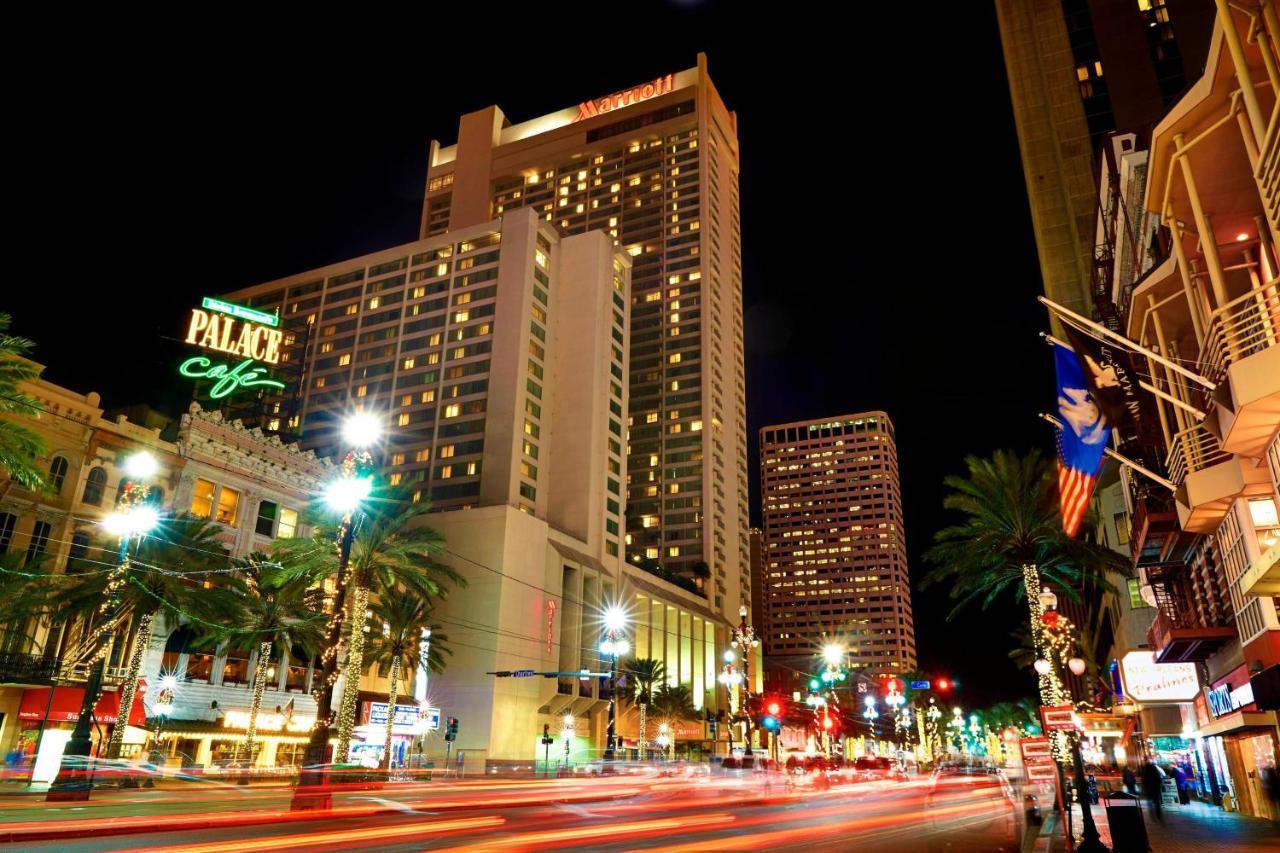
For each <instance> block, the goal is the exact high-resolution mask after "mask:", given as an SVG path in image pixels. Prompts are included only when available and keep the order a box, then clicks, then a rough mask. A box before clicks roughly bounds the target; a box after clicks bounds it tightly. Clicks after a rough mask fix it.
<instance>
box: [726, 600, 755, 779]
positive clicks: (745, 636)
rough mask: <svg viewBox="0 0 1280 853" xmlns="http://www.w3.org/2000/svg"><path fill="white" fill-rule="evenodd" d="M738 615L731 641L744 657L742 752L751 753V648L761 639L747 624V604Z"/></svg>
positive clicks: (744, 753) (741, 706)
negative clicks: (749, 662) (743, 742)
mask: <svg viewBox="0 0 1280 853" xmlns="http://www.w3.org/2000/svg"><path fill="white" fill-rule="evenodd" d="M738 616H739V617H740V618H741V620H742V621H740V622H739V623H738V627H737V628H735V629H734V632H733V639H732V641H731V642H732V644H733V645H734V646H737V648H738V655H739V656H740V657H741V658H742V700H741V701H740V702H739V703H738V705H739V708H740V710H741V711H742V719H743V732H742V733H743V739H744V740H745V741H746V747H745V748H744V749H743V750H742V754H743V755H751V754H752V752H751V714H750V712H749V710H748V708H749V702H748V700H749V699H750V698H751V672H750V670H749V664H748V661H749V659H750V657H751V650H752V649H754V648H756V647H758V646H759V645H760V640H759V639H758V638H757V637H756V631H755V628H753V627H751V625H749V624H747V606H746V605H745V604H744V605H742V606H741V607H739V608H738Z"/></svg>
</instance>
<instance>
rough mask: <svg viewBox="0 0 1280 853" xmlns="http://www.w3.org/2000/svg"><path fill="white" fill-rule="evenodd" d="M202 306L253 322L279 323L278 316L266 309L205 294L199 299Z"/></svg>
mask: <svg viewBox="0 0 1280 853" xmlns="http://www.w3.org/2000/svg"><path fill="white" fill-rule="evenodd" d="M200 305H201V307H203V308H207V309H209V310H210V311H217V312H219V313H222V314H227V315H229V316H231V317H237V318H239V319H241V320H250V321H252V322H254V323H262V324H263V325H266V326H271V327H273V328H274V327H276V326H279V325H280V318H279V317H277V316H276V315H275V314H268V313H267V312H266V311H258V310H256V309H253V308H246V307H245V306H243V305H236V304H235V303H234V302H223V301H222V300H221V299H214V298H213V297H211V296H206V297H204V299H202V300H201V301H200Z"/></svg>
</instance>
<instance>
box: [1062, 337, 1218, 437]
mask: <svg viewBox="0 0 1280 853" xmlns="http://www.w3.org/2000/svg"><path fill="white" fill-rule="evenodd" d="M1040 337H1042V338H1044V339H1045V340H1046V341H1048V342H1049V343H1050V344H1052V345H1054V346H1059V347H1062V348H1063V349H1068V350H1071V351H1072V352H1075V349H1074V348H1073V347H1072V346H1071V344H1068V343H1065V342H1063V341H1060V340H1058V339H1057V338H1055V337H1054V336H1053V335H1051V334H1049V333H1048V332H1041V333H1040ZM1138 387H1139V388H1141V389H1142V390H1144V391H1150V392H1151V393H1152V394H1155V395H1156V396H1157V397H1159V398H1160V399H1161V400H1164V401H1165V402H1167V403H1169V404H1170V405H1173V406H1177V407H1178V408H1179V409H1182V410H1183V411H1185V412H1190V413H1191V414H1193V415H1195V416H1196V417H1197V418H1199V419H1200V420H1204V419H1205V417H1207V416H1206V415H1205V413H1204V412H1202V411H1200V410H1199V409H1197V408H1196V407H1195V406H1193V405H1191V404H1190V403H1184V402H1182V401H1181V400H1179V399H1178V398H1177V397H1175V396H1173V395H1172V394H1169V393H1168V392H1166V391H1161V390H1160V389H1159V388H1157V387H1156V386H1154V385H1152V384H1151V383H1149V382H1144V381H1142V380H1141V379H1139V380H1138Z"/></svg>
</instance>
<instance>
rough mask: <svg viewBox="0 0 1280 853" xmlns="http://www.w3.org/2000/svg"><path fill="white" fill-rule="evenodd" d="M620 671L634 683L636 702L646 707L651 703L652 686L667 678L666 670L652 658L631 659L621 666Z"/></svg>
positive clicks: (660, 662) (659, 662) (658, 661)
mask: <svg viewBox="0 0 1280 853" xmlns="http://www.w3.org/2000/svg"><path fill="white" fill-rule="evenodd" d="M621 670H622V672H623V673H625V674H626V675H627V677H628V678H629V679H630V680H631V681H634V682H635V696H636V701H637V702H639V703H640V704H641V705H648V704H650V703H651V702H652V701H653V685H654V684H657V683H658V682H660V681H662V680H663V679H665V678H666V677H667V668H666V666H665V665H664V664H663V663H662V661H660V660H654V659H653V658H632V659H631V660H629V661H627V662H626V663H624V664H622V667H621Z"/></svg>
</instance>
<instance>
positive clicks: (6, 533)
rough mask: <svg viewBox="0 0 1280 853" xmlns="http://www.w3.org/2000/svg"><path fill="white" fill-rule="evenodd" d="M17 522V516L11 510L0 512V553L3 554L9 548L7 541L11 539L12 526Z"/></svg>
mask: <svg viewBox="0 0 1280 853" xmlns="http://www.w3.org/2000/svg"><path fill="white" fill-rule="evenodd" d="M17 523H18V517H17V516H16V515H14V514H13V513H11V512H0V554H4V553H5V552H7V551H8V550H9V543H10V542H12V541H13V528H14V525H16V524H17Z"/></svg>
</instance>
